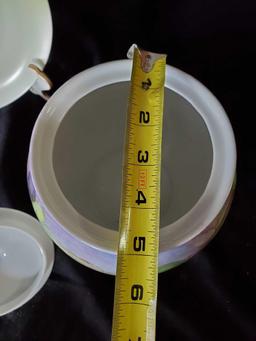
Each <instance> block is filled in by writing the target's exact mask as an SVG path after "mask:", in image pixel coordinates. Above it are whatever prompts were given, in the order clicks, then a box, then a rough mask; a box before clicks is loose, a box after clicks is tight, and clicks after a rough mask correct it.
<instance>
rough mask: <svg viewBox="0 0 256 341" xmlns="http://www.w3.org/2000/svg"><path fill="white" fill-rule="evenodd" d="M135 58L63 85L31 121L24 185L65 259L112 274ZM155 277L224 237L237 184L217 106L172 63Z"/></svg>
mask: <svg viewBox="0 0 256 341" xmlns="http://www.w3.org/2000/svg"><path fill="white" fill-rule="evenodd" d="M130 74H131V61H129V60H121V61H114V62H109V63H105V64H101V65H97V66H95V67H93V68H91V69H88V70H85V71H84V72H81V73H80V74H78V75H76V76H75V77H73V78H72V79H70V80H69V81H68V82H66V83H65V84H64V85H63V86H62V87H61V88H60V89H59V90H58V91H56V93H55V94H54V95H53V96H52V97H51V98H50V99H49V100H48V102H47V103H46V104H45V106H44V108H43V109H42V111H41V114H40V115H39V117H38V120H37V122H36V124H35V127H34V130H33V134H32V138H31V144H30V152H29V160H28V187H29V191H30V195H31V200H32V203H33V206H34V209H35V212H36V214H37V216H38V218H39V220H40V221H41V223H42V224H43V226H44V228H45V229H46V231H47V232H48V234H49V235H50V237H51V238H52V239H53V240H54V241H55V243H56V244H57V245H58V246H59V247H60V248H62V249H63V250H64V251H65V252H66V253H67V254H69V255H70V256H71V257H73V258H74V259H76V260H78V261H79V262H81V263H83V264H85V265H87V266H89V267H91V268H93V269H95V270H98V271H101V272H105V273H109V274H115V270H116V254H117V240H118V231H117V230H118V214H119V202H120V190H121V173H122V161H121V160H122V150H123V138H124V129H125V115H126V105H127V100H128V93H129V79H130ZM165 88H166V89H165V112H164V131H163V151H162V172H161V222H160V225H161V230H160V253H159V271H164V270H166V269H169V268H171V267H173V266H175V265H177V264H179V263H180V262H184V261H185V260H187V259H188V258H190V257H191V256H193V255H194V254H195V253H196V252H198V251H199V250H200V249H201V248H202V247H203V246H204V245H205V244H206V243H207V242H208V241H209V240H210V239H211V238H212V237H213V236H214V235H215V233H216V232H217V231H218V229H219V228H220V226H221V224H222V222H223V220H224V218H225V216H226V214H227V211H228V208H229V206H230V203H231V200H232V194H233V188H234V179H235V168H236V147H235V140H234V135H233V131H232V128H231V125H230V122H229V120H228V118H227V116H226V114H225V111H224V109H223V108H222V106H221V105H220V103H219V102H218V100H217V99H216V98H215V97H214V96H213V95H212V94H211V93H210V91H209V90H207V89H206V88H205V87H204V86H203V85H202V84H201V83H200V82H198V81H197V80H195V79H194V78H192V77H191V76H189V75H187V74H186V73H184V72H182V71H180V70H178V69H176V68H173V67H171V66H167V70H166V85H165Z"/></svg>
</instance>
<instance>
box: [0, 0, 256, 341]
mask: <svg viewBox="0 0 256 341" xmlns="http://www.w3.org/2000/svg"><path fill="white" fill-rule="evenodd" d="M49 3H50V6H51V10H52V16H53V25H54V38H53V46H52V52H51V56H50V59H49V62H48V64H47V66H46V73H47V74H48V75H49V76H50V78H51V79H52V81H53V83H54V89H57V88H58V87H59V86H60V85H61V84H63V83H64V82H65V81H66V80H68V79H69V78H70V77H71V76H73V75H75V74H76V73H78V72H80V71H82V70H83V69H86V68H88V67H90V66H93V65H96V64H98V63H101V62H105V61H109V60H114V59H121V58H125V57H126V52H127V49H128V48H129V46H130V45H131V44H132V43H134V42H136V43H138V44H139V45H141V46H142V47H144V48H148V49H150V50H154V51H159V52H165V53H167V54H168V63H169V64H171V65H173V66H176V67H178V68H180V69H182V70H184V71H185V72H187V73H190V74H191V75H193V76H194V77H196V78H197V79H199V80H200V81H202V82H203V83H204V84H205V85H206V86H207V87H208V88H209V89H210V90H211V91H212V92H213V93H214V94H215V95H216V96H217V97H218V99H219V100H220V102H221V103H222V104H223V106H224V108H225V109H226V111H227V113H228V115H229V118H230V121H231V124H232V126H233V128H234V132H235V136H236V141H237V149H238V170H237V174H238V177H237V189H236V194H235V198H234V202H233V205H232V208H231V211H230V213H229V215H228V218H227V220H226V221H225V223H224V226H223V228H222V229H221V231H220V232H219V234H218V235H217V236H216V237H215V238H214V240H213V241H212V242H211V243H210V244H209V245H208V246H207V247H206V248H205V249H204V250H203V251H201V252H200V253H199V254H198V255H196V256H195V257H194V258H193V259H191V260H190V261H188V262H187V263H186V264H183V265H181V266H180V267H178V268H176V269H173V270H172V271H169V272H166V273H163V274H161V275H160V276H159V296H158V314H157V329H156V334H157V335H156V339H157V340H161V341H164V340H178V341H179V340H181V341H183V340H188V341H200V340H202V341H215V340H241V341H247V340H248V341H253V340H256V323H255V322H256V299H255V287H256V268H255V251H256V232H255V231H256V229H255V225H256V213H255V212H256V200H255V193H256V176H255V174H256V161H255V147H256V143H255V128H254V124H253V122H254V116H255V115H254V112H255V110H254V106H255V84H254V83H255V82H253V81H254V79H253V75H252V70H253V69H255V60H256V47H255V46H256V45H255V34H256V21H255V15H256V4H255V2H254V1H249V0H245V1H243V2H241V1H238V0H233V1H231V0H226V1H225V2H221V3H219V4H217V3H216V1H213V0H208V1H203V0H195V1H188V0H184V1H166V0H160V1H155V2H154V4H151V3H149V2H146V1H140V0H139V1H135V0H131V1H128V2H118V1H114V0H110V1H108V2H99V1H86V2H82V1H78V2H74V1H73V2H70V1H67V0H63V1H53V0H51V1H50V2H49ZM43 104H44V102H43V101H42V99H40V98H39V97H36V96H33V95H32V94H26V95H25V96H23V97H22V98H20V99H19V100H17V101H16V102H15V103H13V104H12V105H9V106H7V107H5V108H3V109H1V110H0V206H4V207H12V208H16V209H20V210H23V211H26V212H27V213H30V214H32V215H33V211H32V207H31V204H30V200H29V196H28V192H27V187H26V161H27V154H28V148H29V140H30V136H31V132H32V128H33V124H34V122H35V120H36V118H37V116H38V114H39V112H40V110H41V108H42V106H43ZM113 294H114V278H113V277H111V276H108V275H104V274H101V273H97V272H95V271H93V270H90V269H87V268H85V267H83V266H82V265H80V264H78V263H76V262H75V261H73V260H72V259H71V258H69V257H68V256H67V255H65V254H64V253H63V252H62V251H61V250H59V249H58V248H56V260H55V265H54V269H53V272H52V274H51V276H50V278H49V280H48V282H47V283H46V285H45V286H44V288H43V289H42V290H41V291H40V292H39V293H38V294H37V295H36V296H35V297H34V298H33V299H32V300H31V301H30V302H28V303H27V304H25V305H24V306H23V307H22V308H20V309H18V310H17V311H15V312H13V313H10V314H8V315H6V316H4V317H2V318H0V341H25V340H26V341H36V340H37V341H51V340H54V341H58V340H69V341H73V340H74V341H76V340H94V341H96V340H99V341H101V340H102V341H103V340H110V338H111V323H112V321H111V319H112V308H113Z"/></svg>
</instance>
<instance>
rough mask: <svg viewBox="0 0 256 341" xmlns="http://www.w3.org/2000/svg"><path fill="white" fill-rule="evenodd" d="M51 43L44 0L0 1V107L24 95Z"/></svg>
mask: <svg viewBox="0 0 256 341" xmlns="http://www.w3.org/2000/svg"><path fill="white" fill-rule="evenodd" d="M51 44H52V19H51V12H50V8H49V4H48V1H47V0H40V1H34V0H11V1H10V0H1V1H0V46H1V53H0V108H1V107H3V106H5V105H7V104H9V103H11V102H13V101H15V100H16V99H17V98H19V97H20V96H22V95H23V94H24V93H25V92H27V91H28V90H29V89H30V88H31V87H32V85H33V84H34V83H35V81H36V80H37V73H36V72H34V70H33V69H31V68H29V67H28V66H29V65H30V64H34V65H36V66H37V67H39V68H40V69H43V68H44V66H45V64H46V62H47V59H48V56H49V53H50V49H51Z"/></svg>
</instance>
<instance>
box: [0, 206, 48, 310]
mask: <svg viewBox="0 0 256 341" xmlns="http://www.w3.org/2000/svg"><path fill="white" fill-rule="evenodd" d="M53 262H54V247H53V243H52V241H51V240H50V239H49V237H48V236H47V234H46V233H45V232H44V230H43V229H42V226H41V225H40V223H39V222H38V221H37V220H36V219H34V218H32V217H31V216H29V215H28V214H25V213H23V212H20V211H16V210H11V209H8V208H0V316H2V315H5V314H7V313H9V312H11V311H13V310H15V309H17V308H18V307H20V306H22V305H23V304H24V303H26V302H27V301H29V300H30V299H31V298H32V297H33V296H34V295H35V294H36V293H37V292H38V291H39V290H40V289H41V288H42V286H43V285H44V284H45V282H46V281H47V279H48V277H49V275H50V273H51V271H52V266H53Z"/></svg>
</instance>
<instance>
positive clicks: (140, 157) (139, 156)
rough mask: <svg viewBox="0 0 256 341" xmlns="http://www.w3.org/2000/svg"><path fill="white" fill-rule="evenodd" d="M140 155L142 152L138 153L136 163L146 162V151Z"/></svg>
mask: <svg viewBox="0 0 256 341" xmlns="http://www.w3.org/2000/svg"><path fill="white" fill-rule="evenodd" d="M142 153H143V152H142V150H139V151H138V162H139V163H141V162H148V151H147V150H145V152H144V155H141V154H142Z"/></svg>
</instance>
